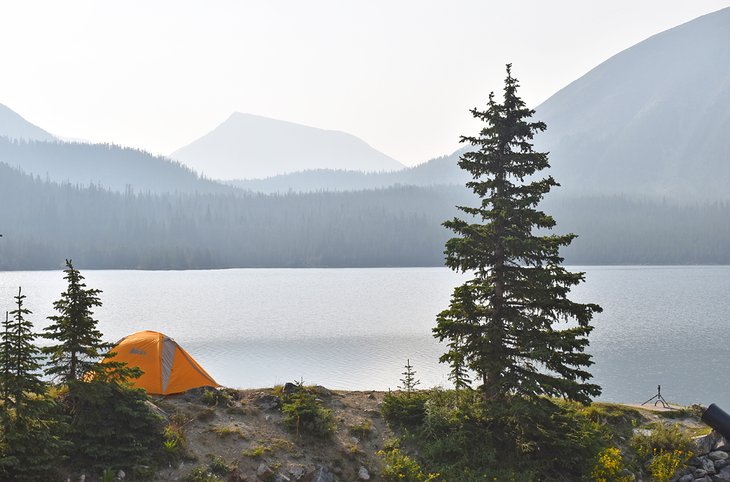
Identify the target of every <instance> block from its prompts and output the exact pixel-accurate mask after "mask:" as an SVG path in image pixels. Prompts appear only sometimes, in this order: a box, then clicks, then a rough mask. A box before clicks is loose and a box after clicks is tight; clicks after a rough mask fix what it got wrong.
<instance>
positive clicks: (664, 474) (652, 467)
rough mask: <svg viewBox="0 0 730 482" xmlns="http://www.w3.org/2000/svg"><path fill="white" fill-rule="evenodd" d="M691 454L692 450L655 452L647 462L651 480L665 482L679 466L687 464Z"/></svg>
mask: <svg viewBox="0 0 730 482" xmlns="http://www.w3.org/2000/svg"><path fill="white" fill-rule="evenodd" d="M692 455H693V454H692V452H683V451H681V450H672V451H671V452H655V454H654V457H653V458H652V459H651V462H649V473H650V474H651V476H652V478H653V480H656V481H657V482H667V481H668V480H670V479H671V478H672V477H674V474H675V473H676V472H677V470H678V469H679V468H681V467H684V466H685V465H686V464H687V462H688V461H689V459H691V458H692Z"/></svg>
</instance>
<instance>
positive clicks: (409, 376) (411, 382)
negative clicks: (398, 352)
mask: <svg viewBox="0 0 730 482" xmlns="http://www.w3.org/2000/svg"><path fill="white" fill-rule="evenodd" d="M405 369H406V371H404V372H403V373H402V375H403V378H401V379H400V381H401V383H402V384H403V385H401V386H399V387H398V388H400V389H401V390H404V391H405V392H406V394H408V396H410V395H411V392H412V391H413V390H415V388H416V386H418V385H420V384H421V381H420V380H416V371H415V370H414V369H413V366H412V365H411V360H410V359H407V360H406V365H405Z"/></svg>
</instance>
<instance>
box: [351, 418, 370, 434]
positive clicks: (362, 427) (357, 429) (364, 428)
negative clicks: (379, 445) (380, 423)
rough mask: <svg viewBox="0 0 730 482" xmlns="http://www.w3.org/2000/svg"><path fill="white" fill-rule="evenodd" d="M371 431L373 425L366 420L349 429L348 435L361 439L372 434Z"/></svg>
mask: <svg viewBox="0 0 730 482" xmlns="http://www.w3.org/2000/svg"><path fill="white" fill-rule="evenodd" d="M372 430H373V423H372V422H371V421H370V420H368V419H365V420H363V421H362V422H359V423H356V424H354V425H351V426H350V427H349V431H350V435H355V436H358V437H361V438H365V437H369V436H370V435H371V434H372Z"/></svg>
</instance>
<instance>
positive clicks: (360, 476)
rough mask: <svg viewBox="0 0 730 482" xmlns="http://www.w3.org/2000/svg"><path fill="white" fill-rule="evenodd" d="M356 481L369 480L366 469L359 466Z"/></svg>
mask: <svg viewBox="0 0 730 482" xmlns="http://www.w3.org/2000/svg"><path fill="white" fill-rule="evenodd" d="M357 480H370V472H368V469H366V468H365V467H363V466H361V467H360V470H358V471H357Z"/></svg>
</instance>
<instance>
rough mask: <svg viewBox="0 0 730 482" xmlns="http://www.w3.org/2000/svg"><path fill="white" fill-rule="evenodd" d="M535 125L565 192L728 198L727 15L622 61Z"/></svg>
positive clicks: (569, 90) (602, 68)
mask: <svg viewBox="0 0 730 482" xmlns="http://www.w3.org/2000/svg"><path fill="white" fill-rule="evenodd" d="M523 81H525V82H527V79H524V80H523ZM536 118H537V119H539V120H542V121H544V122H546V123H547V126H548V129H547V131H546V132H545V133H544V134H542V135H540V136H539V137H538V138H537V145H538V147H540V148H543V149H545V150H549V151H550V153H551V155H550V159H551V164H552V166H553V173H554V175H555V177H556V178H557V179H558V181H559V182H560V183H561V184H562V185H563V186H564V187H565V190H566V191H569V192H571V193H574V194H580V193H593V194H597V193H605V194H612V193H627V194H641V195H645V194H646V195H653V196H667V197H672V198H677V199H681V198H685V197H687V198H691V199H730V183H728V179H730V142H728V139H729V138H730V8H726V9H723V10H720V11H718V12H715V13H712V14H709V15H705V16H703V17H700V18H698V19H695V20H693V21H691V22H688V23H686V24H683V25H680V26H678V27H675V28H672V29H670V30H667V31H665V32H662V33H660V34H657V35H655V36H653V37H651V38H649V39H647V40H645V41H643V42H641V43H639V44H637V45H635V46H633V47H631V48H629V49H627V50H624V51H623V52H620V53H619V54H617V55H615V56H613V57H612V58H610V59H609V60H607V61H605V62H603V63H602V64H600V65H599V66H598V67H596V68H594V69H593V70H591V71H590V72H588V73H587V74H586V75H584V76H583V77H581V78H580V79H578V80H576V81H575V82H573V83H571V84H570V85H568V86H566V87H565V88H563V89H562V90H561V91H559V92H558V93H556V94H555V95H553V96H552V97H550V98H549V99H548V100H547V101H545V102H544V103H543V104H541V105H540V106H539V107H537V115H536Z"/></svg>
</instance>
